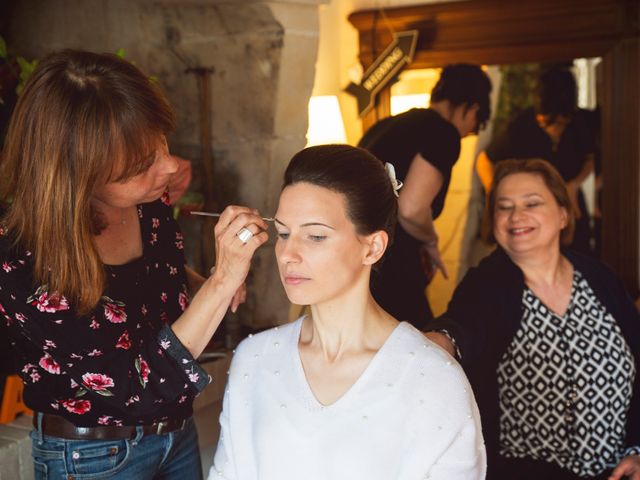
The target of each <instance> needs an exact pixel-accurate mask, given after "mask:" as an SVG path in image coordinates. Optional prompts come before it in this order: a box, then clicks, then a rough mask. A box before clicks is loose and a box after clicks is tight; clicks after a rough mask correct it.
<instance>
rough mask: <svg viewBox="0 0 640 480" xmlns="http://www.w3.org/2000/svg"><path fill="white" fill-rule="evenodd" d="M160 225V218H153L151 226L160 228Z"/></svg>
mask: <svg viewBox="0 0 640 480" xmlns="http://www.w3.org/2000/svg"><path fill="white" fill-rule="evenodd" d="M159 226H160V219H159V218H156V217H153V218H152V219H151V227H152V228H158V227H159Z"/></svg>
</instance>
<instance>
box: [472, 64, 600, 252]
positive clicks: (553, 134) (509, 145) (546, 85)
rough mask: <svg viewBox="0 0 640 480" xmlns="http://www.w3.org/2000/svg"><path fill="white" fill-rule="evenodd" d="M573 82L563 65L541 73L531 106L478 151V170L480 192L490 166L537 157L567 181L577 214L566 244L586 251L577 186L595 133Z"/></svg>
mask: <svg viewBox="0 0 640 480" xmlns="http://www.w3.org/2000/svg"><path fill="white" fill-rule="evenodd" d="M576 95H577V89H576V82H575V78H574V77H573V74H572V73H571V72H570V71H569V70H568V69H566V68H564V67H554V68H551V69H549V70H547V71H546V72H544V73H543V74H542V75H541V76H540V79H539V81H538V85H537V89H536V102H535V106H534V107H532V108H529V109H527V110H525V111H523V112H522V113H521V114H519V115H518V116H517V117H516V118H514V119H513V120H512V121H511V122H510V123H509V124H508V125H507V127H506V130H505V131H504V132H502V133H501V134H499V135H497V136H496V138H494V140H493V141H492V143H491V144H490V145H489V147H487V149H486V151H485V152H483V153H481V154H480V155H479V156H478V162H477V167H476V168H477V171H478V175H479V176H480V179H481V181H482V184H483V186H484V188H485V191H487V192H488V191H489V190H490V186H491V181H492V178H493V169H494V165H495V164H496V163H497V162H500V161H503V160H507V159H511V158H519V159H527V158H542V159H544V160H546V161H548V162H549V163H551V164H552V165H553V166H554V167H555V168H556V169H557V170H558V172H560V175H562V178H563V179H564V181H565V182H567V188H568V190H569V195H570V196H571V202H572V205H573V209H574V210H575V214H576V228H575V233H574V236H573V241H572V242H571V245H570V247H571V248H572V249H574V250H577V251H580V252H582V253H590V252H591V250H592V249H591V246H590V237H591V234H590V225H589V215H588V212H587V209H586V203H585V199H584V195H583V194H582V190H581V188H580V187H581V185H582V183H583V182H584V180H585V179H586V178H587V176H588V175H589V174H590V173H591V172H592V171H593V168H594V156H595V155H594V153H595V150H596V145H595V136H594V134H593V132H592V130H591V129H590V128H589V123H588V118H587V114H588V113H589V112H588V111H585V110H581V109H578V108H577V107H576Z"/></svg>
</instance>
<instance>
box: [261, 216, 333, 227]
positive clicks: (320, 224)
mask: <svg viewBox="0 0 640 480" xmlns="http://www.w3.org/2000/svg"><path fill="white" fill-rule="evenodd" d="M273 221H274V222H275V223H277V224H278V225H282V226H283V227H285V228H289V227H287V225H286V224H284V223H283V222H281V221H280V220H278V219H277V218H274V219H273ZM314 226H320V227H327V228H330V229H331V230H335V228H334V227H332V226H331V225H327V224H326V223H321V222H309V223H303V224H302V225H300V227H301V228H302V227H314Z"/></svg>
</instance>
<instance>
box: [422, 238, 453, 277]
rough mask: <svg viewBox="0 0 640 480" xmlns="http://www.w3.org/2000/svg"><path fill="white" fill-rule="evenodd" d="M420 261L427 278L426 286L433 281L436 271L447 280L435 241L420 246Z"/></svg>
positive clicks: (445, 269)
mask: <svg viewBox="0 0 640 480" xmlns="http://www.w3.org/2000/svg"><path fill="white" fill-rule="evenodd" d="M420 259H421V260H422V268H423V269H424V273H425V275H426V276H427V284H429V283H431V280H433V277H435V275H436V272H437V271H438V270H440V271H441V272H442V275H443V276H444V278H446V279H448V278H449V274H448V272H447V267H445V265H444V262H443V261H442V257H441V256H440V250H438V241H437V240H434V241H432V242H429V243H425V244H423V245H422V247H421V249H420Z"/></svg>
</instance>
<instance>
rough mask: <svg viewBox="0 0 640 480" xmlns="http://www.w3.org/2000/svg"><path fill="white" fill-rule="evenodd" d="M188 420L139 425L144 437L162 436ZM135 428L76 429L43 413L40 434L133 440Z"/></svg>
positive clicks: (67, 422) (112, 426)
mask: <svg viewBox="0 0 640 480" xmlns="http://www.w3.org/2000/svg"><path fill="white" fill-rule="evenodd" d="M188 420H189V419H180V420H178V419H171V420H166V421H164V422H157V423H153V424H151V425H141V427H142V431H143V432H144V434H145V435H162V434H164V433H170V432H175V431H177V430H182V429H184V427H185V425H186V424H187V421H188ZM33 427H34V428H35V429H36V430H37V429H38V414H37V413H36V412H34V413H33ZM136 428H137V427H132V426H121V427H118V426H115V425H99V426H95V427H77V426H75V425H74V424H73V423H71V422H70V421H69V420H66V419H64V418H62V417H59V416H58V415H50V414H48V413H45V414H44V415H43V416H42V433H43V434H44V435H49V436H51V437H58V438H64V439H67V440H120V439H125V438H134V437H135V436H136V434H137V430H136Z"/></svg>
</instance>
